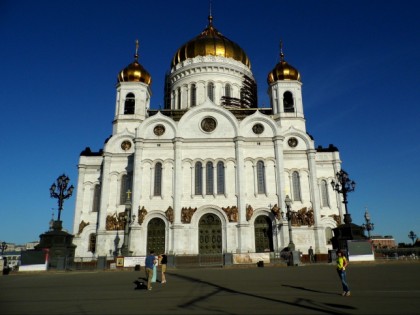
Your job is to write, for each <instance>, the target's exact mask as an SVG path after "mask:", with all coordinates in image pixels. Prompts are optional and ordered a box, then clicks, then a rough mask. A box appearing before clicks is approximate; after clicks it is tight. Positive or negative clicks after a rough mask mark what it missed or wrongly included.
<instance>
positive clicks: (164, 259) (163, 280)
mask: <svg viewBox="0 0 420 315" xmlns="http://www.w3.org/2000/svg"><path fill="white" fill-rule="evenodd" d="M159 258H160V265H161V268H162V269H161V272H162V276H161V279H160V283H166V277H165V272H166V265H167V263H168V256H166V255H165V254H162V255H160V256H159Z"/></svg>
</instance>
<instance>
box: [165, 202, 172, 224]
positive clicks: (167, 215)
mask: <svg viewBox="0 0 420 315" xmlns="http://www.w3.org/2000/svg"><path fill="white" fill-rule="evenodd" d="M165 214H166V218H167V219H168V221H169V222H171V223H174V209H172V207H171V206H169V207H168V210H166V211H165Z"/></svg>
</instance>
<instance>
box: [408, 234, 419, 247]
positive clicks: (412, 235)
mask: <svg viewBox="0 0 420 315" xmlns="http://www.w3.org/2000/svg"><path fill="white" fill-rule="evenodd" d="M408 238H409V239H410V240H411V241H412V242H413V245H414V243H415V242H414V241H415V240H417V234H416V233H414V232H413V231H410V233H408Z"/></svg>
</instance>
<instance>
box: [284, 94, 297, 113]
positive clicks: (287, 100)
mask: <svg viewBox="0 0 420 315" xmlns="http://www.w3.org/2000/svg"><path fill="white" fill-rule="evenodd" d="M283 106H284V112H285V113H294V112H295V103H294V101H293V94H292V93H291V92H289V91H287V92H284V94H283Z"/></svg>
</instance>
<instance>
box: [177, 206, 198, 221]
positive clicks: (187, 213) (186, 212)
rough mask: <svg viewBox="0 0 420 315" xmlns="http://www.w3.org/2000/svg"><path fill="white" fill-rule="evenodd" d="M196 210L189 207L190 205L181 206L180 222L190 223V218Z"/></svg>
mask: <svg viewBox="0 0 420 315" xmlns="http://www.w3.org/2000/svg"><path fill="white" fill-rule="evenodd" d="M196 210H197V208H191V207H188V208H187V207H183V208H182V209H181V221H182V223H191V218H192V216H193V214H194V212H195V211H196Z"/></svg>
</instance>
